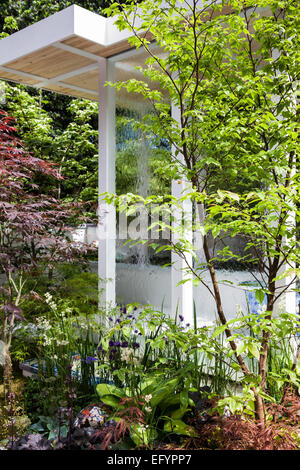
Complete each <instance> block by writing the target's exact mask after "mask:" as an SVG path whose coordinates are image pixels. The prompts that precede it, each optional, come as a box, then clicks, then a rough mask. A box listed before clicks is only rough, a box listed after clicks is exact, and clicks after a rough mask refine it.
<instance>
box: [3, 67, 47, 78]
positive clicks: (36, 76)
mask: <svg viewBox="0 0 300 470" xmlns="http://www.w3.org/2000/svg"><path fill="white" fill-rule="evenodd" d="M0 70H2V71H3V72H7V73H12V74H14V75H19V76H20V77H24V78H29V79H31V80H44V78H43V77H41V76H40V75H34V74H32V73H27V72H21V71H20V70H15V69H11V68H10V67H3V66H2V65H0ZM8 80H9V79H8Z"/></svg>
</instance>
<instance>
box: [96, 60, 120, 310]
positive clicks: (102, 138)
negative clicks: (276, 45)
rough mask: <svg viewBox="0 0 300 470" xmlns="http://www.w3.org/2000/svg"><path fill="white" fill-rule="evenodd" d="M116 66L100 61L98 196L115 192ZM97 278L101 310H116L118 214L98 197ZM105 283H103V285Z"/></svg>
mask: <svg viewBox="0 0 300 470" xmlns="http://www.w3.org/2000/svg"><path fill="white" fill-rule="evenodd" d="M114 68H115V65H114V63H113V62H110V61H109V60H107V59H101V61H100V66H99V175H98V189H99V194H102V193H104V192H109V193H114V192H115V145H116V144H115V91H114V89H113V88H112V87H110V86H104V84H105V82H106V81H114ZM97 232H98V240H99V245H98V276H99V278H100V280H99V289H100V299H99V304H100V307H105V309H106V310H107V309H108V308H109V307H114V306H115V299H116V287H115V286H116V212H115V207H114V206H111V205H107V204H105V203H104V202H103V198H101V197H99V225H98V230H97ZM102 280H103V281H104V282H103V281H102Z"/></svg>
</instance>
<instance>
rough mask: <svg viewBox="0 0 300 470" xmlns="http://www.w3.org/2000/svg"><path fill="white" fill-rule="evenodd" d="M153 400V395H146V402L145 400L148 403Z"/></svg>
mask: <svg viewBox="0 0 300 470" xmlns="http://www.w3.org/2000/svg"><path fill="white" fill-rule="evenodd" d="M151 399H152V395H151V394H149V395H146V396H145V397H144V400H145V402H146V403H150V401H151Z"/></svg>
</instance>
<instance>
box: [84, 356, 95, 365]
mask: <svg viewBox="0 0 300 470" xmlns="http://www.w3.org/2000/svg"><path fill="white" fill-rule="evenodd" d="M94 361H97V358H96V357H93V356H87V357H86V359H85V362H86V363H87V364H92V362H94Z"/></svg>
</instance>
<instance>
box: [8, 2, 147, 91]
mask: <svg viewBox="0 0 300 470" xmlns="http://www.w3.org/2000/svg"><path fill="white" fill-rule="evenodd" d="M114 21H115V19H114V18H104V17H102V16H100V15H98V14H96V13H92V12H90V11H88V10H85V9H84V8H81V7H79V6H77V5H72V6H70V7H68V8H66V9H65V10H62V11H60V12H58V13H55V14H54V15H52V16H49V17H48V18H46V19H44V20H42V21H39V22H37V23H35V24H33V25H31V26H28V27H27V28H25V29H23V30H21V31H18V32H17V33H14V34H12V35H11V36H9V37H7V38H5V39H2V40H1V41H0V78H2V79H4V80H11V81H14V82H18V83H23V84H25V85H30V86H34V87H38V88H43V89H46V90H51V91H54V92H58V93H63V94H66V95H71V96H75V97H80V98H87V99H91V100H98V86H99V85H98V81H99V64H100V65H101V61H102V62H103V58H109V57H112V56H115V55H116V54H120V53H122V52H125V51H128V50H129V49H130V45H129V43H128V37H129V32H128V31H119V30H118V28H117V27H116V26H115V24H114ZM141 53H142V52H141ZM126 56H127V54H125V58H126ZM120 58H121V56H120ZM126 68H127V69H128V68H130V67H126V66H125V64H124V63H123V66H122V67H121V69H122V70H123V73H122V77H120V78H121V79H124V78H125V79H126V78H127V77H126ZM131 70H132V67H131ZM124 73H125V76H124ZM131 76H132V73H131ZM116 78H117V77H116Z"/></svg>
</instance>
